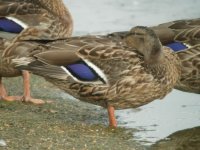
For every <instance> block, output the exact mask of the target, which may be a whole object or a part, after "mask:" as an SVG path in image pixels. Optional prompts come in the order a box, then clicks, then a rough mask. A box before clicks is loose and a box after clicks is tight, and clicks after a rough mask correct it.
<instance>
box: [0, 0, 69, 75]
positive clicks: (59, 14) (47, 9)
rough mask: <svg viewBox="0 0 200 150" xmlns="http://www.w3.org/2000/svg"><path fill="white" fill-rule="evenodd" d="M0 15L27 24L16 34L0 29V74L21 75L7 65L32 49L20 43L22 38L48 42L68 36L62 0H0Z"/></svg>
mask: <svg viewBox="0 0 200 150" xmlns="http://www.w3.org/2000/svg"><path fill="white" fill-rule="evenodd" d="M0 17H14V18H17V19H19V20H21V21H23V22H24V23H25V24H26V25H28V28H27V29H24V30H23V31H22V32H21V33H19V34H12V33H7V32H2V31H0V37H1V38H2V40H1V43H0V44H1V46H0V48H1V49H0V56H1V58H0V60H1V63H0V76H2V77H12V76H18V75H20V74H21V71H19V70H16V69H15V68H13V67H12V65H11V64H10V62H11V60H12V59H13V58H16V57H22V56H28V55H29V53H32V51H33V49H31V48H30V49H29V48H27V47H26V45H24V47H26V48H23V45H22V43H21V44H19V45H18V46H19V47H17V46H16V44H14V43H15V42H21V41H26V40H40V41H45V42H47V41H51V40H56V39H62V38H66V37H69V36H71V34H72V28H73V22H72V18H71V15H70V13H69V11H68V9H67V8H66V7H65V5H64V3H63V2H62V0H34V1H33V0H0Z"/></svg>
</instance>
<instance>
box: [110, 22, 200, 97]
mask: <svg viewBox="0 0 200 150" xmlns="http://www.w3.org/2000/svg"><path fill="white" fill-rule="evenodd" d="M152 29H153V30H154V31H155V32H156V34H157V35H158V37H159V39H160V41H161V42H162V44H163V45H166V44H169V43H171V42H181V43H184V44H185V45H186V46H189V47H188V48H187V49H185V50H182V51H178V52H176V54H177V55H178V56H179V58H180V61H181V62H182V69H181V70H182V73H181V78H180V80H179V81H178V82H177V84H176V86H175V88H176V89H179V90H182V91H186V92H192V93H200V19H199V18H197V19H190V20H177V21H173V22H168V23H163V24H160V25H158V26H154V27H152ZM127 32H128V31H125V32H115V33H112V34H110V35H109V36H110V37H111V38H113V39H115V41H122V40H123V38H124V35H125V34H127Z"/></svg>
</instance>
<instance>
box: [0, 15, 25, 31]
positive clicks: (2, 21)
mask: <svg viewBox="0 0 200 150" xmlns="http://www.w3.org/2000/svg"><path fill="white" fill-rule="evenodd" d="M27 27H28V26H27V25H26V24H25V23H23V22H22V21H20V20H18V19H16V18H14V17H3V18H0V30H2V31H4V32H10V33H20V32H22V31H23V30H24V29H26V28H27Z"/></svg>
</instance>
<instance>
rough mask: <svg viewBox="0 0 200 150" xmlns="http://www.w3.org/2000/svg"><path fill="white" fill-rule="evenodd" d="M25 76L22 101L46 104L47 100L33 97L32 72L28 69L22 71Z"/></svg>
mask: <svg viewBox="0 0 200 150" xmlns="http://www.w3.org/2000/svg"><path fill="white" fill-rule="evenodd" d="M22 76H23V83H24V96H23V98H22V101H24V102H29V103H33V104H38V105H40V104H44V103H45V102H44V101H43V100H41V99H34V98H32V97H31V92H30V73H29V72H28V71H22Z"/></svg>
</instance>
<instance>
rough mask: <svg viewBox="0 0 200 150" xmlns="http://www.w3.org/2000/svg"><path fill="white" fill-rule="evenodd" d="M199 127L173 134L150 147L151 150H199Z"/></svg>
mask: <svg viewBox="0 0 200 150" xmlns="http://www.w3.org/2000/svg"><path fill="white" fill-rule="evenodd" d="M199 149H200V126H199V127H196V128H191V129H186V130H182V131H178V132H175V133H173V134H171V135H170V136H168V137H167V139H165V140H160V141H158V142H156V144H154V145H152V148H151V150H199Z"/></svg>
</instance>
